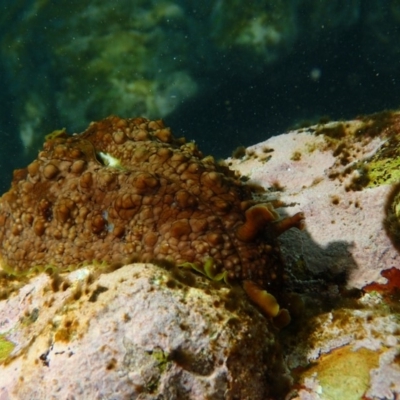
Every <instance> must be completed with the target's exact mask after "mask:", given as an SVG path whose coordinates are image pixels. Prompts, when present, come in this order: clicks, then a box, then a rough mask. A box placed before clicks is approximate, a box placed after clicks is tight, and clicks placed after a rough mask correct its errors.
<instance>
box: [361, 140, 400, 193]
mask: <svg viewBox="0 0 400 400" xmlns="http://www.w3.org/2000/svg"><path fill="white" fill-rule="evenodd" d="M399 146H400V135H394V136H392V137H391V138H390V139H388V140H387V142H386V143H384V145H383V146H382V147H381V149H379V151H378V152H377V153H376V154H375V155H374V156H373V157H372V158H371V160H370V161H369V162H368V175H369V178H370V181H369V184H368V185H367V186H368V187H375V186H380V185H389V184H392V183H396V182H398V181H400V147H399Z"/></svg>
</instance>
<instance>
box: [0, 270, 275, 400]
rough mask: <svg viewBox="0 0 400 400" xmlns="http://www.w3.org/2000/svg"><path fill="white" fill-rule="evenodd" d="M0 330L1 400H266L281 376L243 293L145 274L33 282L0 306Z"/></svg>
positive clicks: (268, 335) (265, 325)
mask: <svg viewBox="0 0 400 400" xmlns="http://www.w3.org/2000/svg"><path fill="white" fill-rule="evenodd" d="M97 268H98V266H97ZM0 327H1V333H2V334H3V335H5V337H6V338H7V341H8V342H11V343H13V346H14V348H13V350H12V351H11V353H10V354H9V356H8V357H5V358H4V359H3V362H4V364H3V365H2V366H1V372H0V398H1V399H2V400H5V399H50V398H57V399H71V398H82V399H83V398H85V399H100V398H113V399H127V398H130V399H136V398H138V399H157V398H160V396H163V398H168V399H204V398H212V399H225V398H228V399H266V398H268V393H269V392H270V389H269V388H270V386H271V377H273V375H274V373H275V371H274V368H275V370H276V369H278V370H279V373H280V374H281V370H282V367H283V364H282V363H281V365H280V363H279V359H280V357H279V347H278V346H277V344H276V343H275V338H274V335H275V334H274V329H273V328H272V327H271V325H270V323H269V322H268V321H267V320H266V319H265V318H264V317H263V316H262V315H261V314H260V313H259V312H258V311H257V310H255V309H254V307H253V306H251V305H250V304H249V303H248V301H247V298H246V297H245V295H244V293H243V291H242V290H241V289H239V288H237V289H231V288H227V287H226V286H223V285H216V284H214V283H212V282H210V281H208V280H206V279H205V278H203V277H199V276H194V275H192V273H191V272H188V271H180V270H176V271H169V272H168V271H166V270H165V269H162V268H160V267H156V266H152V265H150V264H135V265H128V266H125V267H122V268H120V269H118V270H117V271H114V272H111V273H108V274H103V275H100V277H96V276H95V275H94V274H92V273H91V272H90V268H89V267H87V268H83V269H80V270H77V271H75V272H72V273H70V274H68V275H63V276H57V277H53V278H51V277H49V276H48V275H46V274H41V275H40V276H38V277H36V278H34V279H32V280H31V281H30V282H29V283H27V284H26V285H25V286H23V288H21V290H20V291H19V292H18V293H14V294H13V295H11V296H10V297H9V298H8V299H7V300H3V301H2V302H1V303H0ZM3 343H4V336H3ZM250 360H251V361H250ZM268 376H270V377H268Z"/></svg>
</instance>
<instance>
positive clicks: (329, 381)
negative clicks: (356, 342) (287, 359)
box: [305, 346, 379, 400]
mask: <svg viewBox="0 0 400 400" xmlns="http://www.w3.org/2000/svg"><path fill="white" fill-rule="evenodd" d="M378 366H379V353H378V352H375V351H372V350H369V349H365V348H361V349H358V350H357V351H353V350H352V349H351V346H345V347H342V348H340V349H337V350H334V351H332V352H331V353H329V354H326V355H323V356H321V358H320V359H319V361H318V365H316V366H314V367H312V368H310V369H309V370H308V371H307V372H306V373H305V375H306V376H307V377H309V378H311V379H313V380H316V381H317V382H318V383H319V386H320V390H319V393H320V398H321V399H323V400H335V399H346V400H359V399H361V398H362V396H363V394H364V393H365V392H366V391H367V390H368V388H369V381H370V371H371V370H372V369H373V368H377V367H378Z"/></svg>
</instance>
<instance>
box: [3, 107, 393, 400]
mask: <svg viewBox="0 0 400 400" xmlns="http://www.w3.org/2000/svg"><path fill="white" fill-rule="evenodd" d="M399 121H400V117H399V114H398V113H386V114H379V115H373V116H370V117H366V118H363V119H359V120H355V121H349V122H337V123H330V124H327V125H319V126H314V127H310V128H307V129H303V130H300V131H295V132H289V133H287V134H283V135H281V136H278V137H275V138H272V139H269V140H268V141H266V142H264V143H260V144H258V145H255V146H253V147H251V148H249V149H246V150H245V152H244V153H242V155H241V157H240V158H236V159H230V160H227V163H228V164H229V165H230V166H231V167H232V168H234V169H236V170H238V171H239V172H240V173H241V174H242V175H244V176H247V178H248V179H249V180H250V182H254V183H257V184H261V185H262V186H264V188H265V189H266V191H265V192H264V193H260V194H259V195H258V196H259V199H258V200H269V201H274V203H275V205H276V206H279V205H280V206H281V208H278V211H281V214H282V216H284V214H285V213H286V212H287V213H288V214H290V215H293V214H294V213H295V212H297V211H303V212H304V213H305V218H306V229H305V231H302V232H298V231H295V230H290V231H288V232H286V233H285V234H283V235H282V236H281V239H280V240H281V246H282V251H283V254H284V259H285V263H286V274H287V276H286V286H287V292H288V293H289V292H296V293H297V297H296V296H294V297H288V299H287V300H286V301H287V302H288V304H287V305H286V306H287V307H288V308H289V310H290V312H291V315H292V323H291V324H290V325H289V326H288V327H287V328H285V329H283V330H281V331H280V332H277V331H276V329H275V328H274V327H273V326H272V324H271V321H269V320H268V319H266V318H264V317H263V316H262V315H261V314H260V313H259V312H258V310H257V309H255V307H254V306H253V305H251V304H250V303H249V302H248V299H247V298H246V297H245V296H244V293H243V291H242V289H241V288H236V287H232V288H231V287H229V286H227V285H225V284H216V283H215V282H211V281H209V280H207V279H205V278H203V277H202V276H197V275H193V274H192V273H191V272H188V271H187V270H176V269H172V270H166V269H163V268H160V267H156V266H151V265H148V264H147V265H141V264H136V265H129V266H125V267H122V268H120V269H118V270H116V271H112V272H109V273H103V274H99V272H97V273H94V272H91V271H92V269H91V267H85V268H82V269H80V270H77V271H74V272H70V273H65V274H64V275H60V276H53V277H49V276H48V275H46V274H42V275H39V276H37V277H35V278H32V279H31V280H30V281H27V282H21V281H18V280H10V278H9V277H7V276H3V275H2V276H0V278H1V279H2V281H1V287H2V289H3V293H2V294H1V296H0V297H1V298H3V299H4V300H2V301H1V302H0V359H1V360H2V362H3V364H2V365H1V370H0V382H1V384H0V390H1V392H0V398H1V399H2V400H3V399H14V398H52V396H53V398H71V397H72V396H75V397H82V398H102V397H112V398H115V399H123V398H127V397H129V396H130V398H139V399H153V398H154V399H155V398H157V396H158V395H159V394H163V395H164V396H165V397H166V398H171V399H175V398H176V399H178V398H179V399H181V398H183V399H184V398H188V399H197V398H199V399H200V398H205V397H207V396H209V397H210V398H213V399H214V398H215V399H219V398H221V399H223V398H228V399H230V398H232V399H236V398H237V399H257V398H259V399H281V398H286V399H298V400H305V399H343V398H346V399H350V400H352V399H360V398H364V399H371V400H372V399H376V400H378V399H396V398H398V397H399V396H400V386H399V382H400V367H399V355H400V322H399V321H400V307H399V297H400V296H399V288H400V272H399V271H400V266H399V264H400V263H399V254H398V251H397V250H396V246H397V245H398V242H397V240H398V236H396V235H398V233H396V231H395V228H396V227H397V225H396V223H395V222H393V221H391V223H390V224H389V225H388V224H387V221H388V213H389V211H390V209H391V207H392V205H393V196H392V193H393V190H394V188H395V189H396V188H397V189H396V190H398V186H396V183H397V182H398V181H399V175H398V163H399V161H400V157H399V155H398V152H399V150H398V149H399V148H400V147H399V145H398V143H399V138H400V135H399V132H400V129H399V126H400V122H399ZM395 210H396V208H395ZM394 218H396V215H395V216H394ZM393 230H394V231H393ZM101 268H102V267H101V266H97V267H96V269H97V271H100V272H101V271H102V269H101ZM6 278H7V279H6ZM299 298H300V299H301V301H298V299H299ZM296 299H297V300H296ZM288 370H290V371H291V378H289V375H288ZM37 382H43V383H41V384H40V385H38V384H37ZM288 385H291V388H290V389H288ZM283 393H284V394H283ZM60 394H61V395H60ZM60 396H61V397H60ZM285 396H286V397H285Z"/></svg>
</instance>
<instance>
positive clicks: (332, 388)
mask: <svg viewBox="0 0 400 400" xmlns="http://www.w3.org/2000/svg"><path fill="white" fill-rule="evenodd" d="M399 142H400V114H399V113H395V112H387V113H380V114H376V115H372V116H369V117H364V118H360V119H359V120H355V121H349V122H335V123H329V124H326V125H319V126H313V127H310V128H307V129H302V130H300V131H295V132H290V133H288V134H286V135H281V136H278V137H274V138H271V139H269V140H267V141H266V142H264V143H260V144H258V145H256V146H252V147H251V148H249V149H247V151H246V154H245V155H244V156H243V157H241V158H240V159H232V160H230V161H229V162H228V164H230V165H231V167H233V168H235V169H237V170H238V171H239V172H240V173H242V174H244V175H245V176H248V177H249V178H250V182H254V183H258V184H262V185H263V186H264V187H265V188H266V189H268V192H267V194H266V195H264V197H263V199H265V200H268V201H271V200H272V199H276V200H279V201H280V202H281V204H282V205H284V206H285V208H284V211H283V212H282V215H284V213H286V212H289V213H294V212H296V210H303V211H304V215H305V220H306V229H305V230H304V231H302V232H296V231H293V230H292V231H288V232H287V233H285V234H284V235H282V237H281V239H280V242H281V246H282V252H283V253H284V255H285V260H286V263H285V264H286V270H287V274H288V287H290V288H291V289H292V290H295V291H297V292H298V293H301V297H302V299H303V301H304V306H305V307H304V310H303V311H302V312H301V313H300V314H297V316H296V317H295V318H294V320H293V322H292V324H291V326H289V327H288V329H287V330H286V332H283V335H282V336H281V339H282V342H281V343H282V347H283V348H284V349H285V350H284V352H285V360H286V362H287V365H288V367H289V368H290V369H291V370H293V371H296V377H297V384H296V385H295V389H293V390H292V391H291V393H290V395H288V398H291V399H294V398H296V399H304V400H305V399H343V398H346V399H355V400H356V399H360V398H365V399H384V398H385V399H395V398H398V397H399V396H400V386H399V382H400V368H399V362H398V360H399V354H400V353H399V349H400V347H399V346H400V323H399V321H400V309H399V291H400V256H399V253H398V248H399V217H400V212H399V206H398V191H399V186H398V183H397V182H398V181H399V180H400V176H399V164H400V157H399V148H400V146H399ZM278 211H279V209H278ZM359 289H363V290H362V291H360V290H359ZM293 316H295V314H294V313H293ZM310 363H313V367H312V368H309V366H310ZM303 368H304V372H301V371H302V369H303Z"/></svg>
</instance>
